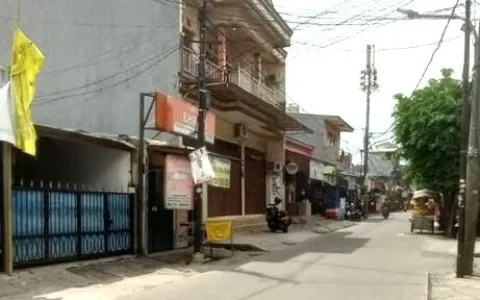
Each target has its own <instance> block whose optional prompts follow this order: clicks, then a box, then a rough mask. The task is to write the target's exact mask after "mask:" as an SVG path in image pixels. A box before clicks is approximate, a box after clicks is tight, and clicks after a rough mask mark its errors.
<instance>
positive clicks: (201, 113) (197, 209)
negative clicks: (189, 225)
mask: <svg viewBox="0 0 480 300" xmlns="http://www.w3.org/2000/svg"><path fill="white" fill-rule="evenodd" d="M198 20H199V24H200V60H199V62H198V94H199V110H198V133H197V134H198V139H197V149H198V148H202V147H204V146H205V117H206V113H207V111H208V108H209V107H208V106H209V105H208V101H207V98H208V95H207V93H208V91H207V78H206V74H205V64H206V59H207V57H206V56H207V51H206V49H207V47H206V46H207V0H203V1H202V6H201V7H200V11H199V14H198ZM202 196H203V191H202V184H198V185H196V186H195V203H194V220H195V226H194V230H195V236H194V238H195V239H194V245H193V246H194V247H193V248H194V259H197V260H203V254H202V253H201V248H202V240H203V228H202V227H203V226H202V225H203V222H202V204H203V199H202V198H203V197H202Z"/></svg>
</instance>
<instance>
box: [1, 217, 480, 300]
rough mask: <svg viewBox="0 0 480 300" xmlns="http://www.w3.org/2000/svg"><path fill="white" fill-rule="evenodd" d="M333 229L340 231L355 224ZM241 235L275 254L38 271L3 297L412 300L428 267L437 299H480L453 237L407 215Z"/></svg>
mask: <svg viewBox="0 0 480 300" xmlns="http://www.w3.org/2000/svg"><path fill="white" fill-rule="evenodd" d="M350 225H351V224H350ZM329 226H331V227H332V226H333V227H335V226H336V228H333V227H332V228H331V229H332V230H334V231H335V230H338V229H340V228H344V227H345V226H349V224H347V222H337V223H335V224H334V223H331V224H330V225H329ZM315 231H317V230H315ZM262 236H263V238H261V237H262ZM238 239H239V240H240V241H242V239H243V242H245V243H247V242H249V243H251V242H253V243H254V244H255V243H256V244H258V246H259V247H260V246H261V247H263V248H266V249H268V250H267V251H271V252H268V253H264V254H260V253H256V254H254V253H248V252H237V253H236V254H235V256H234V258H233V259H225V260H219V261H216V262H214V263H209V264H205V265H201V266H194V265H188V266H187V265H184V264H183V265H182V264H175V265H162V264H163V263H162V260H161V259H160V260H158V259H157V258H155V257H149V258H143V259H125V260H111V261H110V262H103V263H102V262H98V263H95V262H93V264H85V265H82V264H78V265H77V266H75V265H74V266H68V265H66V266H65V265H57V266H51V267H46V268H37V269H32V270H30V271H29V270H26V271H22V272H18V273H16V275H15V276H14V277H11V278H3V279H2V278H0V279H1V280H0V293H3V294H1V295H0V299H8V300H27V299H55V300H60V299H61V300H77V299H79V300H80V299H82V300H83V299H89V300H120V299H122V300H127V299H128V300H130V299H131V298H132V296H134V297H135V298H136V299H138V300H153V299H169V300H170V299H172V300H183V299H185V300H187V299H188V300H191V299H199V300H202V299H213V298H220V299H226V300H263V299H265V300H267V299H289V300H290V299H292V298H294V299H298V300H303V299H306V300H309V299H328V300H335V299H342V300H348V299H358V300H363V299H364V300H367V299H368V300H371V299H382V300H383V299H400V300H401V299H409V300H411V299H425V294H426V290H427V276H426V273H427V271H430V272H431V273H432V278H433V279H432V282H433V285H434V291H433V295H434V296H435V297H434V298H433V299H434V300H443V299H445V300H447V299H451V298H452V295H455V296H457V295H456V294H457V293H458V291H459V290H461V292H462V293H463V296H464V298H461V299H469V300H470V299H476V298H475V296H472V297H468V295H469V294H471V293H472V292H473V295H476V294H477V292H476V291H478V289H479V288H480V287H479V286H478V285H479V284H480V283H479V282H478V281H474V280H472V279H465V280H463V281H458V280H457V281H454V280H453V279H450V278H451V277H452V275H451V273H452V271H453V268H454V260H455V241H454V240H451V239H445V238H442V237H440V236H432V235H430V234H424V235H421V234H413V235H412V234H410V233H409V226H408V221H407V215H406V214H404V213H395V214H392V216H391V218H390V219H388V220H386V221H384V220H382V219H380V218H379V217H376V218H372V220H370V221H366V222H360V223H357V225H355V226H353V227H348V228H344V229H340V230H338V231H335V232H330V233H328V234H312V231H311V228H310V229H309V230H307V229H304V230H302V229H296V230H292V232H291V233H288V234H282V233H277V234H271V233H260V234H258V235H252V236H251V237H250V238H249V237H248V235H244V236H242V237H241V236H238ZM294 242H296V243H297V244H296V245H294V244H295V243H294ZM478 248H479V249H480V245H479V246H478ZM442 274H443V275H442ZM455 299H456V298H455Z"/></svg>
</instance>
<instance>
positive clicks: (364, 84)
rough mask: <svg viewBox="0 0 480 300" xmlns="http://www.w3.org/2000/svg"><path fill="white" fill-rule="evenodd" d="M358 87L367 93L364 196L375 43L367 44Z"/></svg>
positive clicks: (375, 84)
mask: <svg viewBox="0 0 480 300" xmlns="http://www.w3.org/2000/svg"><path fill="white" fill-rule="evenodd" d="M360 78H361V82H360V87H361V89H362V91H364V92H365V93H366V95H367V98H366V104H367V109H366V117H365V136H364V138H363V178H362V181H363V186H364V196H365V194H366V192H367V174H368V150H369V149H368V147H369V137H370V132H369V130H370V97H371V95H372V92H373V91H374V90H376V89H377V87H378V85H377V70H376V69H375V45H367V64H366V67H365V69H364V70H362V71H361V77H360ZM364 199H365V200H366V203H365V213H366V214H368V200H367V199H366V197H364Z"/></svg>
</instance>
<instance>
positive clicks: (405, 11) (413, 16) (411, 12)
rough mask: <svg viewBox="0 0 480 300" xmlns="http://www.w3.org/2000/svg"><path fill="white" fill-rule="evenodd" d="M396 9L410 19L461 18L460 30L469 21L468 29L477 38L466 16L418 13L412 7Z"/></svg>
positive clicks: (463, 28)
mask: <svg viewBox="0 0 480 300" xmlns="http://www.w3.org/2000/svg"><path fill="white" fill-rule="evenodd" d="M397 11H398V12H399V13H402V14H405V15H406V16H407V18H408V19H411V20H416V19H417V20H418V19H430V20H448V19H454V20H461V21H463V22H464V23H465V24H463V26H462V28H461V29H462V30H463V31H465V30H466V26H465V25H466V24H467V23H469V24H468V25H469V27H470V28H471V29H470V30H471V31H472V33H473V37H474V39H475V41H476V40H477V38H478V34H477V31H476V30H475V26H474V25H473V24H472V22H470V21H467V19H466V18H464V17H462V16H459V15H456V14H453V15H445V14H438V15H437V14H422V13H419V12H417V11H414V10H413V9H403V8H399V9H397Z"/></svg>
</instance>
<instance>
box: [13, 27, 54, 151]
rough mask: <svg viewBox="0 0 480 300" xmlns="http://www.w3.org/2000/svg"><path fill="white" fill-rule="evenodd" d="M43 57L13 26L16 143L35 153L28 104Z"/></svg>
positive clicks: (30, 100) (35, 137)
mask: <svg viewBox="0 0 480 300" xmlns="http://www.w3.org/2000/svg"><path fill="white" fill-rule="evenodd" d="M44 61H45V57H44V56H43V54H42V52H41V51H40V49H38V47H37V45H35V44H34V43H33V42H32V41H31V40H30V39H29V38H28V37H27V36H26V35H25V34H24V33H23V31H22V30H21V29H20V28H17V29H15V32H14V36H13V47H12V69H11V73H10V76H11V82H12V88H13V97H14V103H15V116H16V119H15V123H16V141H15V146H16V147H18V148H19V149H20V150H22V151H23V152H25V153H27V154H30V155H33V156H35V155H36V153H37V147H36V142H37V134H36V132H35V127H34V125H33V121H32V110H31V105H32V102H33V99H34V97H35V90H36V80H37V75H38V73H39V72H40V70H41V69H42V67H43V63H44Z"/></svg>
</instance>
